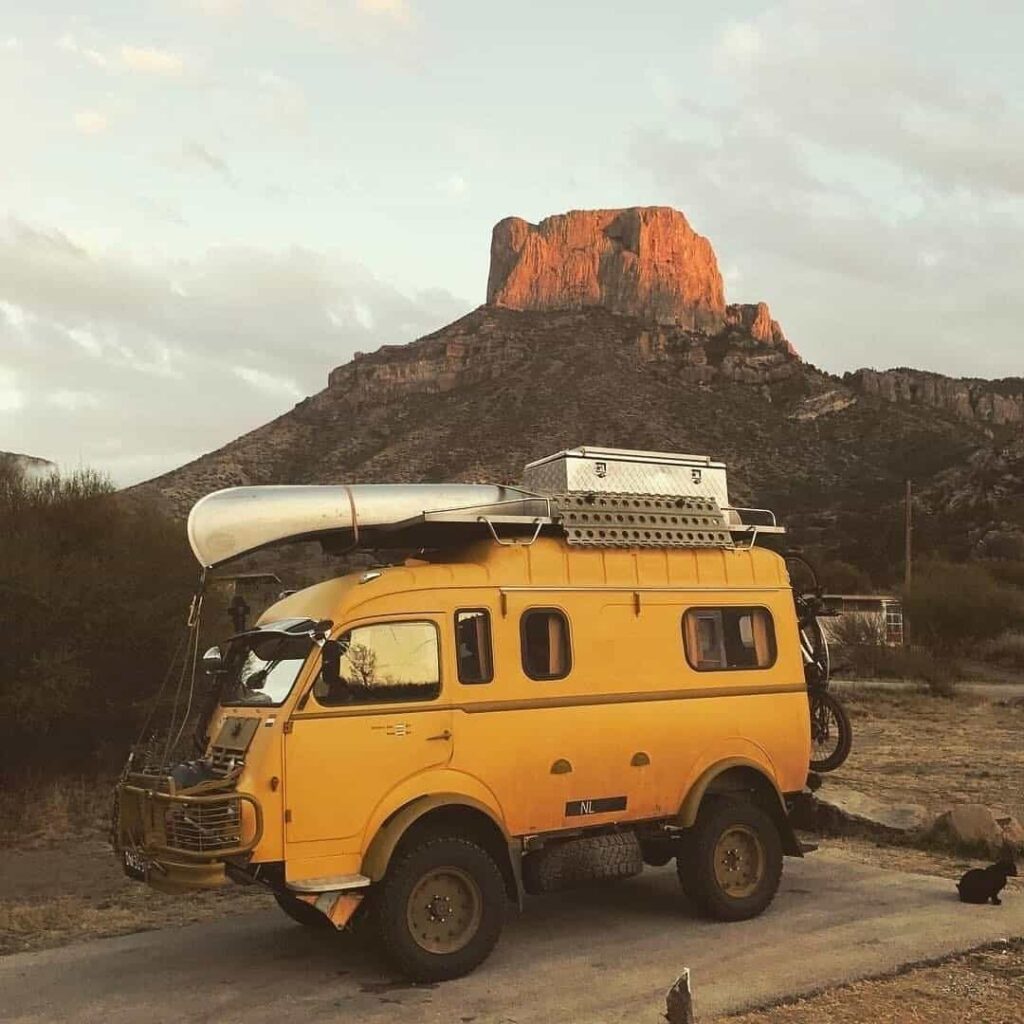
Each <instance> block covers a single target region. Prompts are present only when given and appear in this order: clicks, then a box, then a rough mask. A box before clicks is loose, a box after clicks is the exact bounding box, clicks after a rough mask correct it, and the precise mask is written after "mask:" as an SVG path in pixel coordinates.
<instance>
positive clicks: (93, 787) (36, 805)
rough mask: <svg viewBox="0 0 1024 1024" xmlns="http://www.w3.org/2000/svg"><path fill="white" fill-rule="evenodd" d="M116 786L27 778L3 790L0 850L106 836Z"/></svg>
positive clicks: (94, 781) (87, 780)
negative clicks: (99, 834) (76, 837)
mask: <svg viewBox="0 0 1024 1024" xmlns="http://www.w3.org/2000/svg"><path fill="white" fill-rule="evenodd" d="M113 787H114V782H113V780H112V779H111V780H108V779H97V778H88V777H84V776H62V777H59V778H56V779H41V778H39V777H37V776H22V777H17V778H12V779H6V780H4V782H3V785H2V786H0V846H3V847H14V846H17V847H20V848H24V847H26V846H38V845H44V844H47V843H53V842H62V841H64V840H66V839H69V838H73V837H75V836H81V835H94V834H98V833H102V832H105V830H106V828H107V827H108V825H109V821H110V808H111V798H112V792H113Z"/></svg>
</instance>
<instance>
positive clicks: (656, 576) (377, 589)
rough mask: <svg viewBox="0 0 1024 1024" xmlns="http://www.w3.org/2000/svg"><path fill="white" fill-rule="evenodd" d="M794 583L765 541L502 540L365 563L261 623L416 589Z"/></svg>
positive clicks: (290, 600) (328, 613)
mask: <svg viewBox="0 0 1024 1024" xmlns="http://www.w3.org/2000/svg"><path fill="white" fill-rule="evenodd" d="M781 587H789V577H788V574H787V572H786V567H785V562H784V561H783V559H782V558H781V557H780V556H779V555H777V554H776V553H775V552H773V551H770V550H768V549H766V548H760V547H753V548H650V549H648V548H625V549H615V548H577V547H572V546H571V545H569V544H567V543H566V542H565V541H564V540H561V539H558V538H554V537H540V538H538V539H537V540H536V541H535V542H534V543H533V544H530V545H526V544H522V545H516V546H503V545H498V544H494V543H493V542H491V541H483V542H479V543H477V544H475V545H472V546H470V547H467V548H464V549H461V550H459V551H457V552H454V553H452V554H451V555H450V556H449V557H447V558H444V559H441V558H439V559H437V560H434V561H431V562H427V563H424V562H420V561H418V560H417V562H416V564H405V565H395V566H387V567H379V568H374V569H370V570H360V571H358V572H353V573H351V574H349V575H347V576H343V577H339V578H336V579H332V580H326V581H324V582H323V583H318V584H315V585H314V586H312V587H307V588H306V589H305V590H300V591H297V592H296V593H294V594H290V595H289V596H288V597H285V598H283V599H282V600H280V601H278V602H277V603H276V604H274V605H272V606H271V607H270V608H268V609H267V610H266V612H264V614H263V615H262V616H261V617H260V622H261V623H266V622H272V621H274V620H276V619H281V618H290V617H294V616H306V617H308V618H311V619H323V618H330V619H332V620H335V621H337V620H338V617H339V615H342V614H343V615H346V616H351V615H352V614H354V613H357V612H358V610H359V609H360V608H362V607H363V606H367V611H368V612H369V611H370V607H369V606H372V605H373V604H374V603H376V602H377V601H378V600H380V599H382V598H385V597H390V596H393V595H395V594H399V593H411V592H416V591H443V590H452V589H459V590H474V589H486V588H491V589H495V590H499V591H505V592H515V591H530V590H537V591H543V590H552V591H555V590H557V591H562V592H565V591H571V590H580V591H585V590H619V591H628V592H633V591H636V592H643V591H659V590H660V591H666V590H698V591H700V590H707V591H722V590H735V591H756V590H767V589H772V590H775V589H778V588H781Z"/></svg>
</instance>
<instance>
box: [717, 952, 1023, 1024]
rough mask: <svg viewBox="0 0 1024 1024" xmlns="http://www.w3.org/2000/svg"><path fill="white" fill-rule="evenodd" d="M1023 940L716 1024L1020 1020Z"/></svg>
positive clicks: (1000, 1023) (1002, 1023)
mask: <svg viewBox="0 0 1024 1024" xmlns="http://www.w3.org/2000/svg"><path fill="white" fill-rule="evenodd" d="M1021 1021H1024V941H1021V940H1017V941H1014V942H1010V943H1005V944H1000V945H999V946H994V947H990V948H987V949H983V950H978V951H976V952H974V953H967V954H965V955H963V956H958V957H954V958H952V959H950V960H946V961H944V962H942V963H940V964H935V965H932V966H928V967H918V968H915V969H913V970H909V971H906V972H903V973H901V974H898V975H896V976H895V977H890V978H883V979H877V980H873V981H858V982H855V983H853V984H852V985H842V986H840V987H837V988H833V989H828V990H827V991H825V992H822V993H821V994H819V995H816V996H811V997H809V998H807V999H799V1000H797V1001H795V1002H793V1003H790V1004H788V1005H785V1006H777V1007H774V1008H772V1009H768V1010H761V1011H755V1012H753V1013H743V1014H737V1015H734V1016H731V1017H720V1018H718V1021H717V1024H867V1022H870V1024H951V1022H956V1024H1019V1022H1021Z"/></svg>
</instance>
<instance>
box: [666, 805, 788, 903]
mask: <svg viewBox="0 0 1024 1024" xmlns="http://www.w3.org/2000/svg"><path fill="white" fill-rule="evenodd" d="M676 870H677V872H678V874H679V881H680V883H681V884H682V887H683V891H684V892H685V893H686V895H687V896H689V897H690V898H691V899H692V900H693V901H694V902H695V903H696V904H697V906H698V907H699V908H700V909H701V911H702V912H703V913H704V914H706V915H707V916H708V917H713V918H717V919H718V920H719V921H743V920H746V919H747V918H748V917H756V916H757V915H758V914H760V913H761V912H762V911H763V910H764V909H765V908H766V907H767V906H768V904H769V903H771V901H772V899H773V898H774V896H775V893H776V891H777V890H778V888H779V881H780V879H781V878H782V843H781V841H780V839H779V832H778V829H777V828H776V827H775V822H774V821H772V819H771V816H770V815H768V814H767V813H766V812H765V811H763V810H762V809H761V808H760V807H758V806H757V805H756V804H753V803H749V802H747V801H743V800H731V799H712V800H710V801H708V802H707V803H706V804H705V805H704V806H702V807H701V810H700V814H698V816H697V821H696V823H695V824H694V826H693V828H692V830H691V831H690V834H689V835H688V836H687V837H686V844H685V849H684V853H683V854H682V855H681V856H680V857H679V858H678V859H677V861H676Z"/></svg>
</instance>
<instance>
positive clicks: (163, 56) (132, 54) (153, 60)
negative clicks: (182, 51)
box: [120, 46, 185, 75]
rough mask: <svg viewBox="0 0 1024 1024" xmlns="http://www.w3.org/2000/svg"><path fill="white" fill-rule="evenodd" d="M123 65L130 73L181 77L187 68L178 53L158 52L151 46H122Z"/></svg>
mask: <svg viewBox="0 0 1024 1024" xmlns="http://www.w3.org/2000/svg"><path fill="white" fill-rule="evenodd" d="M120 52H121V63H122V64H123V65H124V66H125V67H126V68H128V70H129V71H139V72H142V73H143V74H147V75H180V74H181V72H182V70H183V69H184V67H185V62H184V60H183V59H182V58H181V57H179V56H178V54H176V53H169V52H167V51H166V50H158V49H156V48H155V47H150V46H141V47H140V46H122V47H121V51H120Z"/></svg>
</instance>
